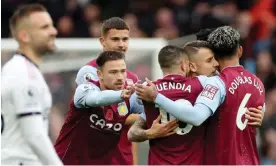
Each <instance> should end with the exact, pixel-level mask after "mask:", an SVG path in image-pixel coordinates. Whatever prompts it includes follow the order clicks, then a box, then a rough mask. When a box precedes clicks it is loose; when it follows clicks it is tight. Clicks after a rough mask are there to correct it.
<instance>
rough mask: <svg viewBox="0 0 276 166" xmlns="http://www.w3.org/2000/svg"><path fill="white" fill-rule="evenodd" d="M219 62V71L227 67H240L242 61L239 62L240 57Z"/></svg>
mask: <svg viewBox="0 0 276 166" xmlns="http://www.w3.org/2000/svg"><path fill="white" fill-rule="evenodd" d="M218 62H219V69H220V70H223V69H224V68H226V67H233V66H239V65H240V61H239V58H238V56H234V57H231V58H225V59H221V60H218Z"/></svg>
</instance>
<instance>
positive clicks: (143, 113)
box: [140, 112, 146, 120]
mask: <svg viewBox="0 0 276 166" xmlns="http://www.w3.org/2000/svg"><path fill="white" fill-rule="evenodd" d="M140 117H141V118H143V119H144V120H146V114H145V112H142V113H141V114H140Z"/></svg>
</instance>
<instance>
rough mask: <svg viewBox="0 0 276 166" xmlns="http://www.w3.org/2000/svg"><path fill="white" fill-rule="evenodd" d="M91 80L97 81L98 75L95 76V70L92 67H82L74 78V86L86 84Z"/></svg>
mask: <svg viewBox="0 0 276 166" xmlns="http://www.w3.org/2000/svg"><path fill="white" fill-rule="evenodd" d="M90 79H91V80H93V81H98V80H99V78H98V74H97V68H95V67H93V66H88V65H86V66H83V67H82V68H81V69H80V70H79V71H78V74H77V77H76V80H75V82H76V84H77V85H80V84H83V83H85V82H87V81H88V80H90Z"/></svg>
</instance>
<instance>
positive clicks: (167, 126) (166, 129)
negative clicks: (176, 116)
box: [127, 115, 178, 142]
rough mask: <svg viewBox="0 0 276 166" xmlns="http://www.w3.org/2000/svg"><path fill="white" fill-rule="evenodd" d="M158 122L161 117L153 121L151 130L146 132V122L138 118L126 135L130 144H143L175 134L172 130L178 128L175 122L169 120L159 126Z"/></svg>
mask: <svg viewBox="0 0 276 166" xmlns="http://www.w3.org/2000/svg"><path fill="white" fill-rule="evenodd" d="M160 120H161V115H159V116H158V118H157V119H155V120H154V121H153V123H152V126H151V128H150V129H147V130H146V129H145V128H146V120H145V118H142V116H140V117H139V119H137V120H136V121H135V123H134V124H133V125H132V126H131V128H130V129H129V131H128V133H127V137H128V140H129V141H131V142H143V141H146V140H150V139H154V138H159V137H166V136H169V135H172V134H174V133H175V132H174V131H173V130H174V129H176V128H177V127H178V124H177V120H171V121H169V122H167V123H161V124H160V123H159V122H160Z"/></svg>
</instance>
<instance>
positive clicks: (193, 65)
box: [189, 61, 197, 73]
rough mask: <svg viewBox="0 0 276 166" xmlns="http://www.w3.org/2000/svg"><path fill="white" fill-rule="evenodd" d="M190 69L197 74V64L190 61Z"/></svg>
mask: <svg viewBox="0 0 276 166" xmlns="http://www.w3.org/2000/svg"><path fill="white" fill-rule="evenodd" d="M189 67H190V70H191V72H193V73H195V72H196V71H197V67H196V64H195V63H194V62H191V61H190V63H189Z"/></svg>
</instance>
